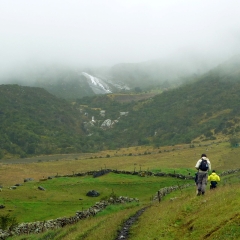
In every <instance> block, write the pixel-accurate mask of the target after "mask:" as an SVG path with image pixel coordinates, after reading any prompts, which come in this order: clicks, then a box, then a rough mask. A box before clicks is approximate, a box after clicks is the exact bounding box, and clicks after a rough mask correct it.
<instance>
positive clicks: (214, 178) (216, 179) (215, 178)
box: [208, 170, 220, 189]
mask: <svg viewBox="0 0 240 240" xmlns="http://www.w3.org/2000/svg"><path fill="white" fill-rule="evenodd" d="M208 181H210V183H211V184H210V189H214V188H216V187H217V183H218V182H220V177H219V176H218V175H217V174H216V171H215V170H212V174H211V175H209V176H208Z"/></svg>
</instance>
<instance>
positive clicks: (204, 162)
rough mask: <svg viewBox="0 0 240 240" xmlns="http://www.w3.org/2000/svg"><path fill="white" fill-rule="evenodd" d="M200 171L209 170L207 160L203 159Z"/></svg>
mask: <svg viewBox="0 0 240 240" xmlns="http://www.w3.org/2000/svg"><path fill="white" fill-rule="evenodd" d="M199 169H200V170H202V171H207V170H208V162H207V160H205V159H202V161H201V163H200V165H199Z"/></svg>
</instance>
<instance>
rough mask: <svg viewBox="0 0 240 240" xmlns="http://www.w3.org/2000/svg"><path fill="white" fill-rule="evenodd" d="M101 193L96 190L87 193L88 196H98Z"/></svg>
mask: <svg viewBox="0 0 240 240" xmlns="http://www.w3.org/2000/svg"><path fill="white" fill-rule="evenodd" d="M99 195H100V193H99V192H97V191H95V190H91V191H89V192H88V193H87V194H86V196H88V197H98V196H99Z"/></svg>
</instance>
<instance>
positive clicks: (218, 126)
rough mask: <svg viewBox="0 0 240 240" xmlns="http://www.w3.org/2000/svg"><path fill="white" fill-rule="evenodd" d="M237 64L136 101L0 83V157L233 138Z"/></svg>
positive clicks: (239, 127) (237, 122)
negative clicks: (60, 94)
mask: <svg viewBox="0 0 240 240" xmlns="http://www.w3.org/2000/svg"><path fill="white" fill-rule="evenodd" d="M239 66H240V61H239V57H236V58H233V59H231V60H230V61H228V62H226V63H224V64H222V65H220V66H218V67H217V68H215V69H213V70H211V71H210V72H208V73H206V74H204V75H202V76H200V77H195V78H192V79H191V80H189V82H188V83H186V84H184V85H182V86H181V87H178V88H175V89H172V90H166V91H163V92H162V93H161V94H157V95H154V94H153V95H149V94H148V93H146V97H144V93H141V95H140V94H136V98H135V97H133V94H130V95H127V94H125V95H124V94H122V95H115V94H109V95H99V96H94V97H84V98H81V99H76V101H75V102H73V103H70V102H67V101H65V100H63V99H60V98H57V97H55V96H53V95H51V94H50V93H48V92H47V91H46V90H43V89H41V88H31V87H21V86H18V85H1V86H0V124H1V128H0V147H1V150H0V158H7V157H12V156H21V157H26V156H31V155H40V154H55V153H73V152H94V151H99V150H105V149H116V148H120V147H128V146H137V145H148V144H153V145H154V146H156V147H158V146H163V145H174V144H177V143H189V144H191V143H193V140H196V139H197V138H198V140H199V141H203V140H214V139H216V138H217V137H218V136H219V134H221V135H225V136H227V137H228V138H229V137H230V138H232V137H234V138H238V135H239V133H240V105H239V103H240V94H239V92H240V71H239ZM123 99H124V101H123ZM134 99H135V100H134ZM101 110H103V111H104V114H100V111H101ZM125 113H126V114H125ZM105 121H108V123H110V124H109V125H108V126H107V125H104V126H103V125H102V124H103V123H104V122H105Z"/></svg>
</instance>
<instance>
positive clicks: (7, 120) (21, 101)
mask: <svg viewBox="0 0 240 240" xmlns="http://www.w3.org/2000/svg"><path fill="white" fill-rule="evenodd" d="M0 103H1V104H0V125H1V129H0V147H1V149H4V151H5V152H9V153H12V154H20V155H21V156H25V155H26V154H43V153H45V154H49V153H56V152H59V151H60V152H61V151H62V152H67V149H68V147H70V146H71V147H72V148H74V147H73V146H74V145H75V144H74V143H75V142H78V144H79V141H80V139H81V137H84V135H85V133H84V131H83V129H82V122H83V121H84V116H83V115H82V114H80V112H79V109H74V108H73V106H72V105H71V104H69V103H68V102H67V101H65V100H63V99H60V98H57V97H55V96H53V95H51V94H49V93H48V92H47V91H46V90H44V89H41V88H32V87H22V86H18V85H0ZM72 150H73V149H72ZM69 151H71V149H70V150H69ZM78 151H81V144H79V146H78Z"/></svg>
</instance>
